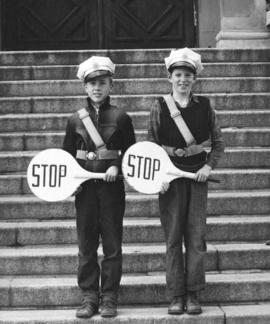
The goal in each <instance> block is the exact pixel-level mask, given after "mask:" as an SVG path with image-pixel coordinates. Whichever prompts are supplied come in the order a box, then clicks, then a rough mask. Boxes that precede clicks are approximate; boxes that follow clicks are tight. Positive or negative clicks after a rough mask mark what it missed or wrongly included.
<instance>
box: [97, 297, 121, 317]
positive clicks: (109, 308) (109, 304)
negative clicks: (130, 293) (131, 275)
mask: <svg viewBox="0 0 270 324" xmlns="http://www.w3.org/2000/svg"><path fill="white" fill-rule="evenodd" d="M100 316H101V317H115V316H117V303H116V302H115V301H114V300H110V299H107V300H104V301H103V302H102V305H101V312H100Z"/></svg>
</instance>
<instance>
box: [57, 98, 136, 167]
mask: <svg viewBox="0 0 270 324" xmlns="http://www.w3.org/2000/svg"><path fill="white" fill-rule="evenodd" d="M86 109H87V111H88V112H89V115H90V117H91V119H92V121H93V123H94V125H95V127H96V129H97V130H98V132H99V134H100V135H101V137H102V139H103V141H104V143H105V144H106V148H107V149H108V150H120V151H121V155H120V156H119V157H118V158H117V159H114V160H99V161H97V160H94V161H90V160H82V159H79V158H77V161H78V162H79V164H80V165H81V166H82V167H83V168H85V169H86V170H89V171H93V172H106V170H107V169H108V167H110V166H113V165H115V166H118V168H119V171H120V172H121V162H122V157H123V154H124V153H125V151H126V150H127V149H128V148H129V147H130V146H131V145H132V144H134V143H135V134H134V129H133V125H132V121H131V118H130V117H129V116H128V115H127V114H126V113H125V112H124V111H123V110H122V109H120V108H117V107H116V106H113V105H111V104H110V98H109V97H108V98H107V100H106V101H105V102H104V103H103V104H102V105H101V106H100V108H99V110H98V114H97V113H96V110H95V108H94V107H93V106H92V105H91V101H90V99H89V98H87V107H86ZM63 149H64V150H66V151H67V152H69V153H70V154H71V155H72V156H74V157H75V158H76V155H77V151H78V150H83V151H87V152H95V151H96V147H95V144H94V143H93V141H92V139H91V138H90V136H89V135H88V132H87V130H86V128H85V126H84V124H83V123H82V121H81V120H80V118H79V115H78V113H77V112H76V113H74V114H73V115H72V116H71V117H70V118H69V120H68V123H67V127H66V134H65V138H64V142H63Z"/></svg>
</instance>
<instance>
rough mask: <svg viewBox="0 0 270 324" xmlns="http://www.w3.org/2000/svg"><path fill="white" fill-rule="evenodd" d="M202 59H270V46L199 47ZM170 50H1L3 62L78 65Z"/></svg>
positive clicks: (157, 57)
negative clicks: (101, 58) (90, 60)
mask: <svg viewBox="0 0 270 324" xmlns="http://www.w3.org/2000/svg"><path fill="white" fill-rule="evenodd" d="M194 50H195V51H197V52H198V53H200V54H201V55H202V62H205V63H207V62H221V63H224V62H269V49H217V48H211V49H210V48H196V49H194ZM169 54H170V49H132V50H79V51H21V52H20V51H18V52H11V51H10V52H4V51H3V52H1V55H0V65H6V66H10V65H14V66H18V65H19V66H24V65H71V64H72V65H78V64H80V63H81V62H82V61H83V60H86V59H87V58H89V57H90V56H92V55H101V56H109V57H110V58H111V59H112V60H113V62H114V63H116V64H121V63H122V64H129V63H164V57H166V56H168V55H169Z"/></svg>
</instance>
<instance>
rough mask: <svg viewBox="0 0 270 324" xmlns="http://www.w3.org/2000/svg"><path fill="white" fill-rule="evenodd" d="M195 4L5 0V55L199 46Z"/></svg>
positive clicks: (188, 0) (189, 0)
mask: <svg viewBox="0 0 270 324" xmlns="http://www.w3.org/2000/svg"><path fill="white" fill-rule="evenodd" d="M194 1H195V0H2V4H3V8H2V13H3V16H2V20H3V21H4V23H3V26H2V29H3V48H4V49H5V50H45V49H47V50H50V49H51V50H53V49H69V50H72V49H96V48H108V49H110V48H167V47H168V48H172V47H177V48H179V47H182V46H194V45H195V28H194V14H193V3H194Z"/></svg>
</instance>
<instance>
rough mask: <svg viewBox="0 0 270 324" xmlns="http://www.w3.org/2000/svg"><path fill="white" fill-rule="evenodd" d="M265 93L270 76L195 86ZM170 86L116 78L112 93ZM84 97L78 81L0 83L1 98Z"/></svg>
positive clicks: (198, 89) (208, 80)
mask: <svg viewBox="0 0 270 324" xmlns="http://www.w3.org/2000/svg"><path fill="white" fill-rule="evenodd" d="M232 89H233V92H244V93H248V92H251V91H252V92H268V91H269V90H270V77H253V78H252V77H242V78H240V77H238V78H201V79H198V80H197V82H196V84H195V85H194V91H195V92H199V93H215V92H232ZM170 90H171V85H170V83H169V82H168V80H167V79H165V78H160V79H158V78H153V79H150V78H149V79H117V80H115V81H114V86H113V90H112V93H113V94H118V95H119V94H123V93H124V94H126V95H127V94H130V95H134V94H156V93H161V94H162V93H166V92H169V91H170ZM59 94H61V95H64V96H70V95H83V94H84V89H83V87H82V84H81V82H80V81H79V80H51V81H44V80H43V81H42V80H41V81H40V80H37V81H1V82H0V95H1V96H2V97H12V96H16V97H25V96H57V95H59Z"/></svg>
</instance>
